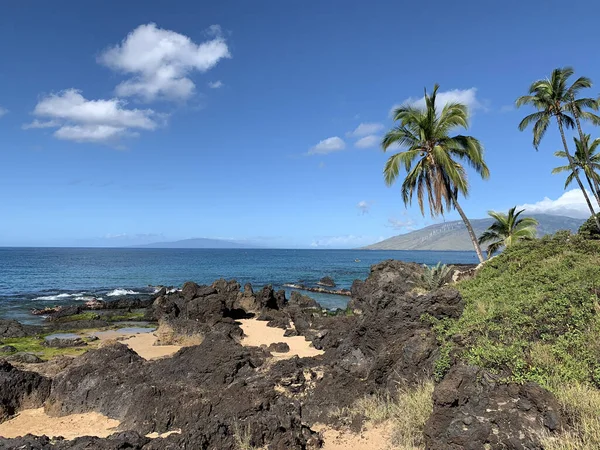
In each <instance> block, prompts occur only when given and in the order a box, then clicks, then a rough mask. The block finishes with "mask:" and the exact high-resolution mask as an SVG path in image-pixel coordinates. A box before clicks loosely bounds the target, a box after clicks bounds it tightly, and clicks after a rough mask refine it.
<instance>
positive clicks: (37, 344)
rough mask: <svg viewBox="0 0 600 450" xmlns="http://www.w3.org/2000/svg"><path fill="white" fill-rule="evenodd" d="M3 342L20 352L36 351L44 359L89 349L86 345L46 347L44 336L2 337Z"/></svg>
mask: <svg viewBox="0 0 600 450" xmlns="http://www.w3.org/2000/svg"><path fill="white" fill-rule="evenodd" d="M2 343H3V344H4V345H12V346H13V347H15V348H16V349H17V351H19V352H27V353H34V354H36V355H37V356H39V357H40V358H42V359H44V360H48V359H52V358H54V357H56V356H63V355H68V356H78V355H81V354H82V353H85V352H86V351H87V348H86V347H69V348H54V347H46V346H45V345H44V337H43V336H41V337H40V336H35V337H21V338H9V339H2Z"/></svg>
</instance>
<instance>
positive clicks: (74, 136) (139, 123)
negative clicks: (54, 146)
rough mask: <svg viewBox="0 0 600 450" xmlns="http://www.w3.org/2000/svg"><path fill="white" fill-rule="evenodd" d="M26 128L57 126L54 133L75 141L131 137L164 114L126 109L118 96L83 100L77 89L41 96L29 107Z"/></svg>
mask: <svg viewBox="0 0 600 450" xmlns="http://www.w3.org/2000/svg"><path fill="white" fill-rule="evenodd" d="M33 114H34V116H37V117H41V118H43V120H39V119H35V120H34V121H33V122H31V123H29V124H25V125H23V128H24V129H29V128H57V130H56V131H55V132H54V137H56V138H58V139H63V140H70V141H75V142H96V143H109V142H113V143H114V142H117V141H119V140H120V139H122V138H124V137H135V136H137V135H138V130H154V129H156V128H157V127H158V126H159V125H160V124H161V123H162V122H164V121H165V120H166V116H165V115H162V114H158V113H156V112H155V111H153V110H151V109H127V107H126V103H125V102H124V101H122V100H119V99H115V98H113V99H109V100H87V99H86V98H84V97H83V95H82V94H81V91H78V90H77V89H67V90H65V91H62V92H59V93H57V94H50V95H48V96H46V97H44V98H42V99H41V100H40V101H39V102H38V104H37V105H36V106H35V109H34V110H33Z"/></svg>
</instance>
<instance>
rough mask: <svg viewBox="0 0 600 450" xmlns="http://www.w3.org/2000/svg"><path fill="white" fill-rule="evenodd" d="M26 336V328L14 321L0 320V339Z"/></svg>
mask: <svg viewBox="0 0 600 450" xmlns="http://www.w3.org/2000/svg"><path fill="white" fill-rule="evenodd" d="M27 334H28V332H27V328H26V327H25V326H23V325H22V324H20V323H19V322H17V321H16V320H4V319H0V338H17V337H24V336H27Z"/></svg>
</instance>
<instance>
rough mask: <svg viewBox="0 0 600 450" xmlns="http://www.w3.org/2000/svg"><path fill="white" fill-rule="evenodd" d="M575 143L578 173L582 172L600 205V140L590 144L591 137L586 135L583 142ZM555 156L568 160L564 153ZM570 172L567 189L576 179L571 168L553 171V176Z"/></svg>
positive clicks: (566, 184) (575, 159) (556, 153)
mask: <svg viewBox="0 0 600 450" xmlns="http://www.w3.org/2000/svg"><path fill="white" fill-rule="evenodd" d="M573 141H574V142H575V154H574V155H573V160H574V161H575V165H576V167H577V168H576V170H577V172H579V171H582V172H583V174H584V176H585V179H586V181H587V183H588V186H589V187H590V192H592V193H593V194H594V197H596V201H597V202H598V204H600V154H597V153H596V151H597V150H598V146H599V145H600V138H596V139H594V140H593V141H592V143H591V144H590V135H589V134H585V135H584V136H583V141H581V140H579V139H577V138H573ZM554 156H558V157H559V158H566V156H567V155H566V154H565V152H564V151H560V150H559V151H557V152H555V153H554ZM562 172H570V173H569V175H568V176H567V180H566V181H565V189H566V188H567V187H568V186H569V185H570V184H571V183H572V182H573V180H574V179H575V174H574V173H573V171H572V170H571V166H570V165H567V166H559V167H556V168H554V169H553V170H552V173H553V174H556V173H562Z"/></svg>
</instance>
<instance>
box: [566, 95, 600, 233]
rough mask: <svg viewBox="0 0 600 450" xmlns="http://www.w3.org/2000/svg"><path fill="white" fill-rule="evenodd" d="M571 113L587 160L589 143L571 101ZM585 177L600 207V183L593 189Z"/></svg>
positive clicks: (599, 226)
mask: <svg viewBox="0 0 600 450" xmlns="http://www.w3.org/2000/svg"><path fill="white" fill-rule="evenodd" d="M571 111H572V112H573V117H575V123H576V124H577V131H578V132H579V142H581V145H583V150H584V153H585V155H584V156H585V157H586V159H587V158H589V151H590V149H589V148H588V146H587V141H586V139H585V136H584V134H583V130H582V129H581V122H580V121H579V115H578V114H577V109H576V108H575V106H574V105H573V100H571ZM586 163H587V161H586ZM584 172H585V169H584ZM585 176H586V178H587V180H588V184H589V185H590V190H591V191H592V193H593V194H594V197H596V202H598V206H600V194H599V193H598V183H595V188H594V187H592V183H591V181H590V179H589V177H588V176H587V174H586V175H585ZM597 225H598V228H599V229H600V223H598V224H597Z"/></svg>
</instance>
